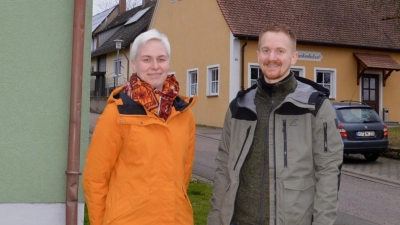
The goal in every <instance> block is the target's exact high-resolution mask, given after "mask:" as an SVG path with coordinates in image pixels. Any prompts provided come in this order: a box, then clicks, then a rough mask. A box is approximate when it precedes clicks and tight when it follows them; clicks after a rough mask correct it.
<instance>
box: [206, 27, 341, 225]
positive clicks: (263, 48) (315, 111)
mask: <svg viewBox="0 0 400 225" xmlns="http://www.w3.org/2000/svg"><path fill="white" fill-rule="evenodd" d="M257 55H258V63H259V65H260V67H261V71H262V73H263V75H264V76H262V77H260V78H259V79H258V80H257V84H256V85H253V86H252V87H250V88H249V89H247V90H244V91H241V92H239V93H238V95H237V97H236V98H235V99H234V100H233V101H232V102H231V104H230V106H229V109H228V111H227V113H226V117H225V121H224V127H223V132H222V137H221V141H220V145H219V149H218V154H217V158H216V164H217V170H216V173H215V179H214V184H213V195H212V198H211V211H210V213H209V216H208V224H209V225H256V224H257V225H265V224H270V225H333V224H334V222H335V220H336V214H337V209H338V191H339V184H340V168H341V165H342V160H343V142H342V138H341V136H340V133H339V130H338V128H337V122H336V115H335V112H334V109H333V107H332V105H331V103H330V101H329V99H328V98H327V97H328V96H329V91H328V90H327V89H325V88H323V87H322V86H320V85H318V84H316V83H314V82H312V81H310V80H307V79H305V78H301V77H296V76H294V74H293V73H292V72H291V71H290V66H291V65H294V64H295V63H296V61H297V57H298V53H297V52H296V36H295V34H294V32H293V31H292V30H291V29H290V28H289V27H287V26H285V25H279V24H272V25H269V26H267V27H266V28H265V30H263V31H262V32H261V34H260V36H259V44H258V51H257Z"/></svg>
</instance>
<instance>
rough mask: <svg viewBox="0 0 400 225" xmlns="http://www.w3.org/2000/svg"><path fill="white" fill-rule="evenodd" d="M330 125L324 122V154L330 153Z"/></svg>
mask: <svg viewBox="0 0 400 225" xmlns="http://www.w3.org/2000/svg"><path fill="white" fill-rule="evenodd" d="M327 130H328V125H327V124H326V122H324V152H328V132H327Z"/></svg>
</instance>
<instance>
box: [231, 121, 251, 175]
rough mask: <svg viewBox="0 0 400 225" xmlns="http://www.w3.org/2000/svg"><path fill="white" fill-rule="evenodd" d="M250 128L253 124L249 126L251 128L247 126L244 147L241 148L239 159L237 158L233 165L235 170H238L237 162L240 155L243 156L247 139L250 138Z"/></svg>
mask: <svg viewBox="0 0 400 225" xmlns="http://www.w3.org/2000/svg"><path fill="white" fill-rule="evenodd" d="M250 129H251V126H249V128H247V131H246V137H245V139H244V141H243V144H242V148H241V149H240V152H239V155H238V157H237V159H236V162H235V166H234V167H233V170H236V166H237V164H238V162H239V159H240V156H242V153H243V149H244V145H245V144H246V142H247V139H248V138H249V134H250Z"/></svg>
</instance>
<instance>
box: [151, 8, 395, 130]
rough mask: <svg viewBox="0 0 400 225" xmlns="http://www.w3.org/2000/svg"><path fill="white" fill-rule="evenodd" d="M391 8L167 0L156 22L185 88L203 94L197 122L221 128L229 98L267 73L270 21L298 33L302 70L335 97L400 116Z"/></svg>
mask: <svg viewBox="0 0 400 225" xmlns="http://www.w3.org/2000/svg"><path fill="white" fill-rule="evenodd" d="M385 13H387V12H386V11H385V9H383V10H382V11H380V12H377V11H374V10H373V7H372V6H369V5H366V3H365V1H363V0H354V1H329V4H328V2H325V1H315V0H314V1H313V0H304V1H295V2H294V1H290V2H287V1H278V0H273V1H270V0H269V1H267V0H258V1H244V0H243V1H238V0H162V1H157V3H156V6H155V11H154V13H153V17H152V20H151V24H150V28H156V29H158V30H159V31H160V32H162V33H165V34H166V35H167V36H168V38H169V40H170V42H171V49H172V50H171V69H170V71H171V72H172V73H175V74H176V76H177V79H178V81H180V86H181V94H184V95H189V96H191V95H194V94H197V95H198V96H199V99H198V102H197V104H196V106H195V107H194V112H195V115H196V120H197V123H198V124H202V125H209V126H217V127H221V126H222V124H223V119H224V116H225V112H226V110H227V108H228V105H229V103H230V101H231V100H232V99H233V98H234V97H235V96H236V94H237V92H238V91H239V90H241V89H246V88H248V87H249V86H251V84H253V83H254V82H255V79H257V77H258V76H260V75H261V72H260V70H259V66H258V63H257V43H258V34H259V32H260V31H261V30H262V29H263V28H264V27H265V26H266V25H267V24H268V23H270V22H278V23H285V24H288V25H290V26H291V27H292V28H293V29H294V30H295V32H296V33H297V50H298V52H299V60H298V61H297V64H296V65H295V66H293V68H292V70H293V71H294V72H295V73H296V75H299V76H303V77H306V78H308V79H310V80H313V81H315V82H317V83H319V84H321V85H323V86H325V87H327V88H329V89H330V91H331V94H330V99H331V101H341V100H350V99H352V100H355V101H363V102H365V103H367V104H369V105H371V106H372V107H374V108H375V110H376V111H377V112H378V113H379V115H380V116H381V117H382V118H383V117H384V116H386V117H385V119H386V120H390V121H399V120H400V104H398V102H397V100H395V99H396V98H394V97H393V96H399V95H400V88H399V84H400V72H399V71H400V65H399V64H398V62H400V53H399V52H400V39H399V36H400V26H399V24H397V21H395V20H386V21H383V20H382V18H383V17H384V16H385ZM384 108H387V109H388V112H389V113H386V114H385V113H384V111H383V109H384ZM387 117H389V118H387Z"/></svg>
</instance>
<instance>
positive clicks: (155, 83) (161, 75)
mask: <svg viewBox="0 0 400 225" xmlns="http://www.w3.org/2000/svg"><path fill="white" fill-rule="evenodd" d="M132 67H133V70H134V71H135V72H136V73H137V75H138V77H139V78H140V79H142V80H144V81H146V82H147V83H149V84H150V85H151V86H152V87H154V88H157V89H158V90H160V91H161V90H162V87H163V84H164V81H165V79H166V78H167V75H168V70H169V57H168V55H167V48H166V47H165V45H164V44H163V43H162V42H161V41H159V40H149V41H147V42H146V44H144V45H143V46H141V47H139V49H138V52H137V54H136V58H135V59H134V60H132Z"/></svg>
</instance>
